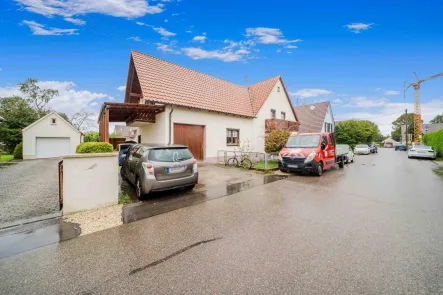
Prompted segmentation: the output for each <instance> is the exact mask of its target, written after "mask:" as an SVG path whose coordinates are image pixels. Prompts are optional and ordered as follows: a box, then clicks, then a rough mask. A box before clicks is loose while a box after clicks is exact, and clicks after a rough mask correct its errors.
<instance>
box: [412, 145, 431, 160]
mask: <svg viewBox="0 0 443 295" xmlns="http://www.w3.org/2000/svg"><path fill="white" fill-rule="evenodd" d="M408 158H425V159H432V160H435V159H436V158H437V152H436V151H434V150H433V149H432V147H430V146H425V145H416V146H413V147H412V149H410V150H409V151H408Z"/></svg>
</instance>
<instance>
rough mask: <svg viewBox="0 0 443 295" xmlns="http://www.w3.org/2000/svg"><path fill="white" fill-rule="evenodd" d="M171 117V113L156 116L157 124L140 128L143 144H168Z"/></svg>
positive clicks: (139, 133) (139, 132)
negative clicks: (169, 119)
mask: <svg viewBox="0 0 443 295" xmlns="http://www.w3.org/2000/svg"><path fill="white" fill-rule="evenodd" d="M168 116H169V111H167V110H166V111H165V112H163V113H160V114H158V115H157V116H155V123H152V124H147V125H145V126H142V127H138V135H141V142H142V143H162V144H166V143H168V138H167V134H168V133H167V131H168V130H167V126H168V125H167V123H168V121H167V118H168Z"/></svg>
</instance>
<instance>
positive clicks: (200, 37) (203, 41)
mask: <svg viewBox="0 0 443 295" xmlns="http://www.w3.org/2000/svg"><path fill="white" fill-rule="evenodd" d="M206 39H207V37H206V36H195V37H194V38H193V39H192V41H195V42H200V43H205V42H206Z"/></svg>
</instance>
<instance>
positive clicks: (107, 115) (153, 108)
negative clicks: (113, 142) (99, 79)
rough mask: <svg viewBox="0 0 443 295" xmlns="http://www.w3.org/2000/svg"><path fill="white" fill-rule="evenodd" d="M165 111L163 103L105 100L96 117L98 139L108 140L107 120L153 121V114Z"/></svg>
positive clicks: (129, 123) (127, 124) (131, 122)
mask: <svg viewBox="0 0 443 295" xmlns="http://www.w3.org/2000/svg"><path fill="white" fill-rule="evenodd" d="M164 111H165V106H164V105H153V104H138V103H119V102H105V103H103V105H102V107H101V109H100V115H99V117H98V123H99V133H100V141H101V142H108V141H109V122H126V126H129V125H131V124H133V123H134V122H145V123H155V116H156V115H157V114H159V113H162V112H164Z"/></svg>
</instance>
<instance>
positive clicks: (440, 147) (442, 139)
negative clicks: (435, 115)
mask: <svg viewBox="0 0 443 295" xmlns="http://www.w3.org/2000/svg"><path fill="white" fill-rule="evenodd" d="M422 141H423V143H424V144H425V145H429V146H432V148H433V149H434V150H435V151H436V152H437V157H439V158H443V129H441V130H438V131H435V132H429V133H426V134H425V135H423V138H422Z"/></svg>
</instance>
